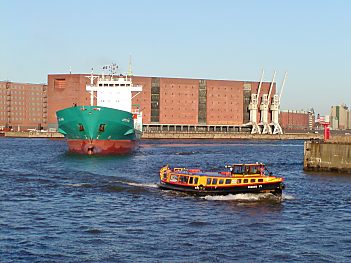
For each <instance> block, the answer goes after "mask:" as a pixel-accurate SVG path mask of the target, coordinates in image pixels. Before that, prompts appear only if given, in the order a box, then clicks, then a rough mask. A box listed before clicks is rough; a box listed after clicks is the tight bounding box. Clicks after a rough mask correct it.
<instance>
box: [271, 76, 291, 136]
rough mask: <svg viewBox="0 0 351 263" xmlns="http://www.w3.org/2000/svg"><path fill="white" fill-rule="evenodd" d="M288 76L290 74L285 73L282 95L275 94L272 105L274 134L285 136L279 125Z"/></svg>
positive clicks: (281, 89)
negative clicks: (282, 98)
mask: <svg viewBox="0 0 351 263" xmlns="http://www.w3.org/2000/svg"><path fill="white" fill-rule="evenodd" d="M287 76H288V72H285V75H284V79H283V83H282V86H281V88H280V94H279V96H278V94H275V95H274V96H273V100H272V104H271V111H272V123H271V125H272V126H273V127H272V128H273V134H283V130H282V127H281V126H280V124H279V110H280V100H281V97H282V94H283V90H284V85H285V81H286V77H287Z"/></svg>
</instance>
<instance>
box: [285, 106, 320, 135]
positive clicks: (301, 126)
mask: <svg viewBox="0 0 351 263" xmlns="http://www.w3.org/2000/svg"><path fill="white" fill-rule="evenodd" d="M280 122H281V126H282V128H283V129H284V130H289V131H308V130H314V129H315V114H314V111H313V110H311V111H295V110H281V111H280Z"/></svg>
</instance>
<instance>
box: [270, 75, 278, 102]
mask: <svg viewBox="0 0 351 263" xmlns="http://www.w3.org/2000/svg"><path fill="white" fill-rule="evenodd" d="M276 73H277V72H276V71H275V70H274V74H273V79H272V82H271V85H270V86H269V93H268V101H269V98H270V97H271V93H272V88H273V83H274V80H275V75H276Z"/></svg>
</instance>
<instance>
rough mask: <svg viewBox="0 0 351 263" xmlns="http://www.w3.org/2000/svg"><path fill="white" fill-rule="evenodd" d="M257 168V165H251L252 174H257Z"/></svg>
mask: <svg viewBox="0 0 351 263" xmlns="http://www.w3.org/2000/svg"><path fill="white" fill-rule="evenodd" d="M258 168H259V167H258V166H256V165H253V166H251V171H250V172H251V173H253V174H257V173H258V171H259V169H258Z"/></svg>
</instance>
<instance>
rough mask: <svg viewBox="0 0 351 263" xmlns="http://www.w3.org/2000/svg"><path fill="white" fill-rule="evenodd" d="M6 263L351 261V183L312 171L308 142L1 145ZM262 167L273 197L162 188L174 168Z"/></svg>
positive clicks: (1, 237) (1, 246)
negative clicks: (102, 151)
mask: <svg viewBox="0 0 351 263" xmlns="http://www.w3.org/2000/svg"><path fill="white" fill-rule="evenodd" d="M0 144H1V147H0V155H1V159H0V182H1V186H0V212H1V213H0V262H351V252H350V251H351V192H350V185H351V176H348V175H337V176H333V175H330V174H316V173H306V172H304V171H303V141H291V140H290V141H253V140H216V141H213V140H184V141H175V140H149V141H148V140H143V141H142V142H141V145H140V149H139V150H138V151H137V152H136V153H135V154H133V155H131V156H125V157H113V156H108V157H88V156H79V155H71V154H68V153H67V152H66V150H67V148H66V147H67V146H66V142H65V141H64V140H48V139H25V138H17V139H16V138H1V139H0ZM256 161H259V162H264V163H266V164H267V166H268V168H269V169H270V171H271V172H273V174H274V175H277V176H282V177H284V178H285V184H286V186H287V188H286V190H285V192H284V195H283V200H282V201H279V200H276V199H275V198H274V197H272V196H270V195H265V194H261V195H250V194H246V195H236V196H231V195H229V196H217V197H210V196H207V197H204V198H200V197H194V196H188V195H185V194H182V193H175V192H171V191H161V190H159V189H158V188H157V185H156V184H157V182H158V171H159V168H160V167H161V166H162V165H164V164H166V163H168V164H170V165H172V166H185V167H193V168H203V169H215V168H217V169H220V168H223V167H224V165H226V164H231V163H233V162H235V163H240V162H256Z"/></svg>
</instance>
